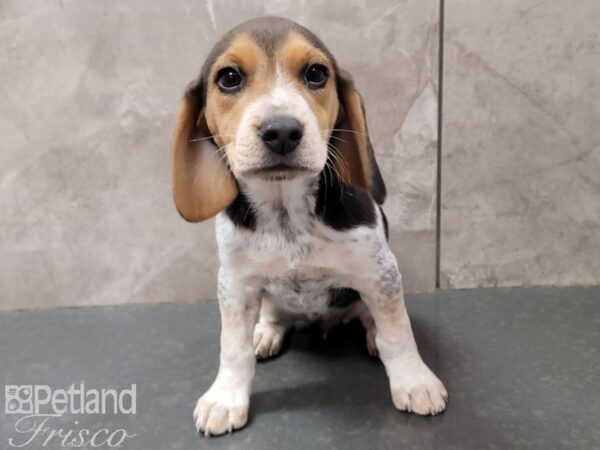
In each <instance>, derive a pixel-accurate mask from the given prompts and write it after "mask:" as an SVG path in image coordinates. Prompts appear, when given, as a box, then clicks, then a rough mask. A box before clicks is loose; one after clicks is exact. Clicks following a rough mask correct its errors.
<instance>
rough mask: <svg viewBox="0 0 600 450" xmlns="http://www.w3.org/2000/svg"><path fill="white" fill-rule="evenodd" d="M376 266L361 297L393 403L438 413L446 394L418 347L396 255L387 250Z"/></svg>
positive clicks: (422, 413)
mask: <svg viewBox="0 0 600 450" xmlns="http://www.w3.org/2000/svg"><path fill="white" fill-rule="evenodd" d="M376 266H377V270H376V273H377V276H376V281H375V283H374V284H373V285H371V288H370V289H369V290H368V292H364V294H363V299H364V301H365V303H367V306H368V308H369V311H370V312H371V314H372V316H373V319H374V320H375V326H376V328H377V331H376V333H377V334H376V338H375V341H376V345H377V349H378V351H379V355H380V357H381V360H382V362H383V364H384V365H385V368H386V371H387V374H388V377H389V379H390V388H391V391H392V400H393V402H394V405H395V406H396V408H398V409H399V410H402V411H408V412H414V413H417V414H421V415H428V414H431V415H434V414H437V413H440V412H442V411H443V410H444V409H445V408H446V401H447V398H448V393H447V391H446V388H445V387H444V385H443V384H442V382H441V381H440V380H439V379H438V378H437V377H436V376H435V375H434V374H433V372H432V371H431V370H430V369H429V367H427V365H426V364H425V363H424V362H423V360H422V359H421V356H420V355H419V351H418V350H417V344H416V343H415V339H414V337H413V333H412V328H411V326H410V320H409V318H408V313H407V312H406V308H405V306H404V295H403V293H402V277H401V275H400V272H399V271H398V264H397V262H396V258H395V257H394V255H393V254H392V253H391V251H389V250H387V251H386V252H385V255H384V256H382V257H379V258H377V264H376Z"/></svg>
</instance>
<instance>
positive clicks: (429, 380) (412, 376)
mask: <svg viewBox="0 0 600 450" xmlns="http://www.w3.org/2000/svg"><path fill="white" fill-rule="evenodd" d="M390 385H391V390H392V401H393V402H394V406H395V407H396V408H398V409H399V410H400V411H407V412H413V413H415V414H420V415H423V416H427V415H432V416H434V415H436V414H439V413H441V412H442V411H444V410H445V409H446V403H447V402H448V391H447V390H446V388H445V387H444V385H443V383H442V382H441V381H440V380H439V379H438V377H436V376H435V375H434V374H433V372H432V371H431V370H430V369H429V367H427V366H426V365H425V363H423V362H421V363H420V364H416V365H413V366H412V367H404V368H403V370H402V371H401V372H399V373H396V374H395V375H394V376H393V377H390Z"/></svg>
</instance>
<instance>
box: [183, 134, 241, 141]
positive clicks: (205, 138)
mask: <svg viewBox="0 0 600 450" xmlns="http://www.w3.org/2000/svg"><path fill="white" fill-rule="evenodd" d="M216 137H235V136H234V135H233V134H213V135H212V136H207V137H203V138H198V139H190V140H189V142H200V141H207V140H209V139H213V138H216Z"/></svg>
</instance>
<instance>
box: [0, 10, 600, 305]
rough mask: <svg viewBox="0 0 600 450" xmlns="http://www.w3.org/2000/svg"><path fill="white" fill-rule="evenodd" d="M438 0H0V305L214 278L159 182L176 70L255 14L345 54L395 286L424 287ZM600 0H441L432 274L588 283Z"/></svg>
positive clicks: (104, 297) (160, 288) (112, 299)
mask: <svg viewBox="0 0 600 450" xmlns="http://www.w3.org/2000/svg"><path fill="white" fill-rule="evenodd" d="M439 8H440V0H405V1H400V2H393V1H391V0H385V1H380V2H370V1H366V0H362V1H361V0H351V1H347V0H330V1H321V2H316V1H308V0H285V1H270V2H267V1H265V2H261V1H257V0H253V1H242V2H239V1H233V0H231V1H219V2H217V1H214V0H205V1H203V2H201V1H191V0H175V1H172V2H163V1H160V0H152V1H147V2H138V1H133V2H122V1H118V0H103V1H97V2H89V1H80V0H70V1H62V2H59V1H55V0H50V1H47V2H41V3H40V2H33V1H26V0H4V1H3V2H2V6H1V7H0V90H1V92H2V94H1V98H2V101H1V102H0V135H1V136H2V141H1V142H2V144H1V148H0V211H2V212H1V214H0V287H1V289H0V309H16V308H31V307H52V306H63V305H92V304H117V303H133V302H163V301H194V300H202V299H209V298H213V297H214V296H215V285H216V271H217V268H218V265H217V260H216V248H215V244H214V231H213V222H212V221H211V222H207V223H203V224H195V225H191V224H188V223H185V222H184V221H183V220H182V219H180V218H179V216H178V214H177V213H176V211H175V209H174V207H173V204H172V200H171V191H170V174H169V141H170V135H171V131H172V126H173V120H174V114H175V110H176V107H177V103H178V101H179V98H180V96H181V94H182V91H183V88H184V86H185V85H186V84H187V82H188V81H189V80H191V79H192V78H193V77H194V76H195V75H196V73H197V72H198V70H199V68H200V65H201V63H202V58H203V57H204V55H206V53H207V51H208V50H209V48H210V46H211V44H212V42H214V41H215V40H216V39H217V38H218V36H219V35H220V34H221V33H223V32H224V31H226V30H227V29H229V28H230V27H232V26H234V25H235V24H237V23H238V22H240V21H242V20H244V19H246V18H250V17H254V16H258V15H265V14H275V15H282V16H285V17H289V18H292V19H295V20H297V21H298V22H300V23H302V24H304V25H306V26H308V27H309V28H311V29H312V30H313V31H315V32H316V33H317V34H318V35H320V36H321V37H322V38H323V40H324V41H325V42H326V43H327V44H328V45H329V46H330V48H331V49H332V51H333V52H334V54H336V56H337V58H338V60H339V62H340V63H341V65H342V66H344V67H345V68H347V69H348V70H349V71H350V72H352V73H353V74H354V76H355V78H356V81H357V84H358V87H359V89H360V90H361V92H362V94H363V96H364V98H365V101H366V109H367V113H368V118H369V126H370V131H371V134H372V140H373V142H374V144H375V148H376V152H377V153H378V157H379V160H380V165H381V166H382V168H383V172H384V177H385V178H386V181H387V184H388V187H389V191H390V196H389V200H388V202H387V205H386V211H387V213H388V216H389V219H390V223H391V243H392V247H393V249H394V251H395V253H396V254H397V256H398V258H399V260H400V264H401V268H402V271H403V273H404V278H405V283H406V287H407V291H409V292H414V291H428V290H432V289H434V288H435V277H436V254H435V252H436V226H435V222H436V189H437V180H436V171H437V155H436V153H437V131H436V130H437V125H438V123H437V109H438V105H437V98H438V87H437V79H438V64H437V63H438V43H439V42H438V40H439V34H438V28H439V26H438V25H439V23H438V18H439V12H440V11H439ZM599 23H600V3H599V2H597V1H596V0H580V1H578V2H570V1H567V0H557V1H550V0H547V1H537V0H509V1H507V0H488V1H480V0H446V1H445V11H444V26H445V35H444V36H443V41H444V66H443V74H442V75H443V87H444V89H443V122H442V126H443V145H442V149H441V150H442V152H441V155H442V159H441V164H442V165H441V168H442V182H441V192H442V195H441V216H440V218H441V229H440V235H441V236H440V237H441V241H440V250H441V252H440V261H439V263H440V274H439V275H440V284H441V287H444V288H464V287H475V286H495V285H527V284H550V285H554V284H558V285H565V284H581V283H598V282H600V184H599V180H600V175H599V174H600V132H599V131H598V118H599V117H600V101H599V100H598V99H599V98H600V75H599V73H600V72H599V70H600V69H599V68H600V35H599V32H598V24H599Z"/></svg>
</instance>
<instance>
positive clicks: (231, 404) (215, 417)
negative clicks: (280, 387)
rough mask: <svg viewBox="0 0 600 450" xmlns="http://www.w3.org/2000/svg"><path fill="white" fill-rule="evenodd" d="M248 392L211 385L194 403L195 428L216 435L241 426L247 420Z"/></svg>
mask: <svg viewBox="0 0 600 450" xmlns="http://www.w3.org/2000/svg"><path fill="white" fill-rule="evenodd" d="M249 400H250V396H249V394H247V393H245V392H243V391H240V390H237V389H235V388H234V389H232V388H224V387H219V386H215V385H213V386H212V387H211V388H210V389H209V390H208V391H207V392H206V393H205V394H204V395H203V396H202V397H200V399H199V400H198V402H197V403H196V408H195V409H194V422H195V423H196V430H197V431H198V432H199V433H204V434H205V435H206V436H218V435H220V434H224V433H227V432H232V431H233V430H237V429H238V428H241V427H243V426H244V425H246V422H248V405H249Z"/></svg>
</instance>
